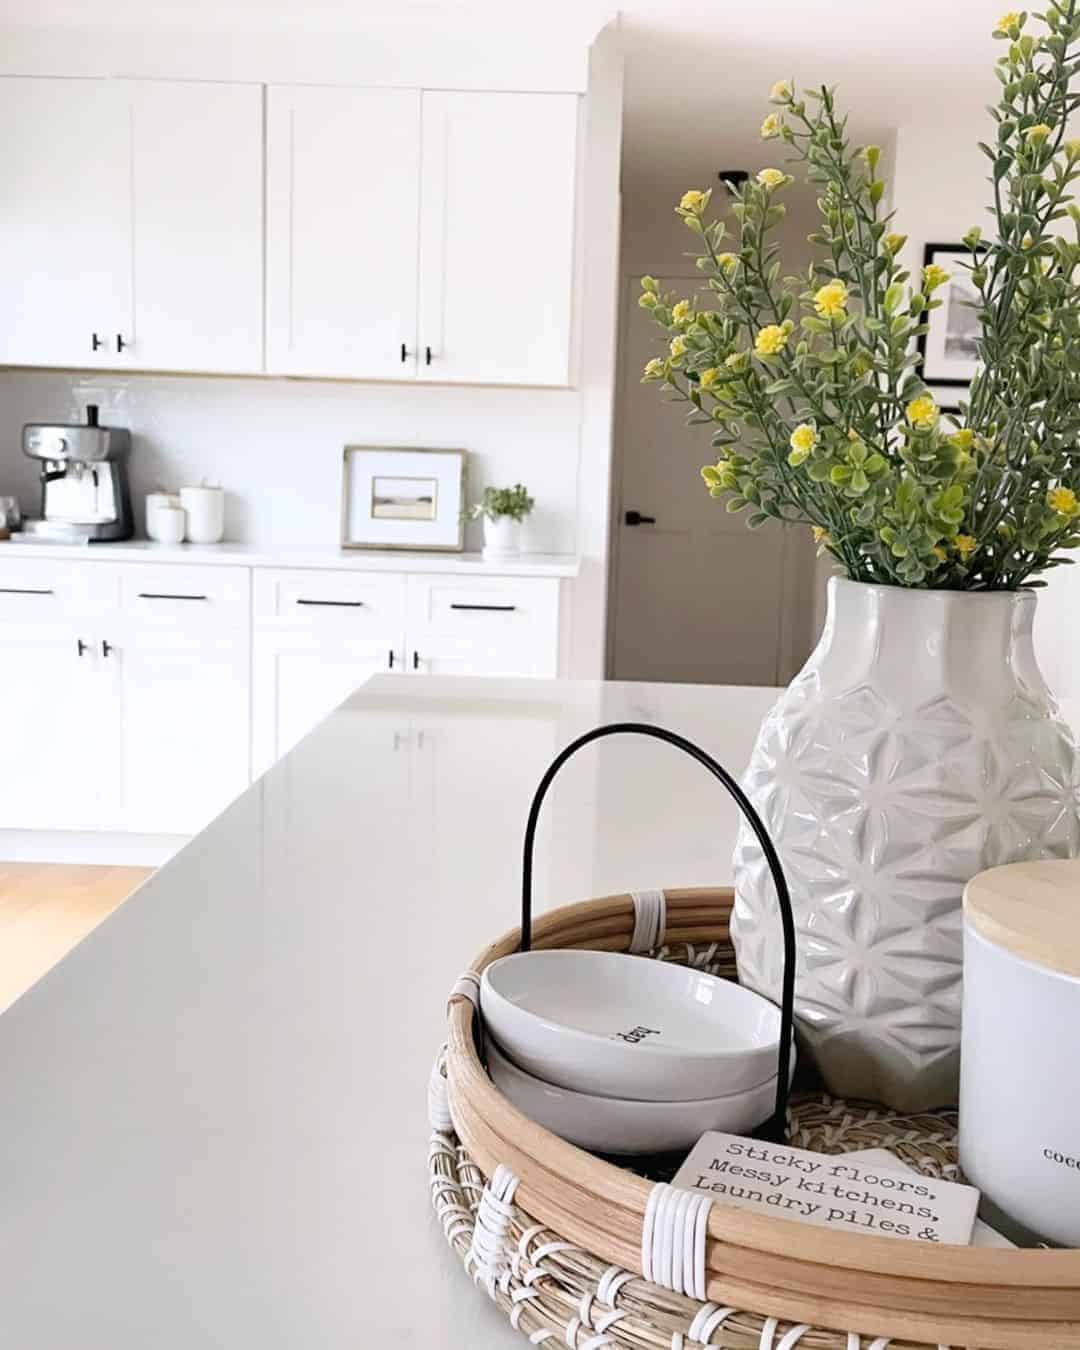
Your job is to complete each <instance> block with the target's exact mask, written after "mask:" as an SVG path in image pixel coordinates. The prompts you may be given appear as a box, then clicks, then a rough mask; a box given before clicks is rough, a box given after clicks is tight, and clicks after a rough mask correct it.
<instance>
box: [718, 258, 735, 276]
mask: <svg viewBox="0 0 1080 1350" xmlns="http://www.w3.org/2000/svg"><path fill="white" fill-rule="evenodd" d="M716 261H717V262H718V263H719V264H720V266H721V267H722V268H723V269H724V271H725V272H726V273H727V274H728V276H730V275H731V274H732V272H734V271H735V269H736V267H738V265H739V259H738V257H737V256H736V255H735V254H734V253H718V254H717V255H716Z"/></svg>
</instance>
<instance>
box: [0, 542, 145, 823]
mask: <svg viewBox="0 0 1080 1350" xmlns="http://www.w3.org/2000/svg"><path fill="white" fill-rule="evenodd" d="M103 577H104V572H99V571H98V570H97V569H96V568H95V567H94V566H93V565H92V564H91V565H88V566H86V567H83V568H79V569H76V568H72V567H70V566H69V565H67V564H59V563H52V562H44V561H32V560H27V561H25V562H23V561H20V560H7V559H5V560H4V561H3V562H0V707H3V709H4V716H3V722H2V731H0V745H2V746H3V762H4V769H3V772H2V773H0V826H2V827H4V828H6V829H28V830H35V829H36V830H86V829H94V828H97V827H101V826H108V825H110V824H111V823H112V822H113V821H114V820H115V818H116V813H117V811H118V809H119V790H118V782H117V776H116V756H115V737H114V730H115V718H114V709H113V703H112V698H111V691H110V688H109V683H108V680H107V678H106V676H105V672H104V671H103V669H102V663H101V660H100V652H99V648H98V645H97V640H96V633H95V629H94V621H93V618H92V615H93V614H94V612H95V611H97V612H99V613H100V611H101V610H102V609H103V608H104V607H106V606H107V604H108V595H107V593H106V594H104V595H102V594H101V593H100V591H99V589H98V582H99V581H100V580H101V579H102V578H103Z"/></svg>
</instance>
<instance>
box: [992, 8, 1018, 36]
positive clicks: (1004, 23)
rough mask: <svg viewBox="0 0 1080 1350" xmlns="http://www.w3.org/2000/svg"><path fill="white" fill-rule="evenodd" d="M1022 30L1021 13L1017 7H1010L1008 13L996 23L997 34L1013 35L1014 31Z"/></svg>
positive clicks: (995, 30) (995, 31)
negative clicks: (1017, 10)
mask: <svg viewBox="0 0 1080 1350" xmlns="http://www.w3.org/2000/svg"><path fill="white" fill-rule="evenodd" d="M1019 31H1020V15H1019V14H1018V13H1017V12H1016V10H1015V9H1010V10H1009V12H1008V14H1003V15H1002V16H1001V18H1000V19H998V21H997V23H996V24H994V33H995V35H996V34H998V33H1001V34H1002V35H1003V36H1004V37H1011V36H1012V35H1013V34H1014V33H1016V32H1019Z"/></svg>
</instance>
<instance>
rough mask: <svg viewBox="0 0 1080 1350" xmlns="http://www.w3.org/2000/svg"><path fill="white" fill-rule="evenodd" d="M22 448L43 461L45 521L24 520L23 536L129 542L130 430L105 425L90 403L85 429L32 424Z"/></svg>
mask: <svg viewBox="0 0 1080 1350" xmlns="http://www.w3.org/2000/svg"><path fill="white" fill-rule="evenodd" d="M22 446H23V453H24V454H26V455H29V456H30V458H31V459H38V460H40V461H41V518H40V519H38V520H33V519H31V520H26V521H24V522H23V532H24V534H27V535H32V536H36V537H37V538H40V539H56V540H68V541H70V542H73V543H87V542H89V543H93V542H95V541H97V540H109V539H130V538H131V535H132V520H131V494H130V492H129V490H128V480H127V466H126V464H125V460H126V459H127V456H128V452H129V451H130V449H131V433H130V432H129V431H128V429H127V427H103V426H101V425H100V423H99V422H98V409H97V405H96V404H94V403H90V404H88V405H87V408H86V424H85V425H84V426H80V425H65V424H64V423H53V424H51V425H44V424H39V423H32V424H31V425H29V426H25V427H23V441H22Z"/></svg>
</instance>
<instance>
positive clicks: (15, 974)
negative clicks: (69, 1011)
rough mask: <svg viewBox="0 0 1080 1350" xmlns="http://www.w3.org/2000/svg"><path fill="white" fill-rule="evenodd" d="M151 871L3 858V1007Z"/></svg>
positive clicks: (0, 965)
mask: <svg viewBox="0 0 1080 1350" xmlns="http://www.w3.org/2000/svg"><path fill="white" fill-rule="evenodd" d="M150 871H151V869H148V868H144V867H82V866H74V865H69V864H67V863H63V864H61V863H9V862H0V1012H2V1011H3V1010H4V1009H5V1008H8V1007H10V1006H11V1004H12V1003H14V1002H15V1000H16V999H17V998H18V997H19V995H20V994H22V993H25V991H26V990H27V989H29V988H30V986H31V985H32V984H35V983H36V982H37V981H38V980H40V979H41V977H42V975H44V974H45V972H46V971H48V970H51V969H52V967H53V966H55V965H56V963H57V961H59V960H60V959H61V957H63V956H66V955H67V953H68V952H69V951H71V949H72V947H74V946H75V945H76V944H77V943H79V942H81V941H82V939H83V938H84V937H85V936H86V935H87V933H89V932H91V930H92V929H94V928H96V927H97V926H98V924H99V923H100V922H101V921H102V919H104V918H105V917H106V915H108V914H111V913H112V911H113V910H114V909H115V908H116V907H117V905H119V904H120V903H121V902H122V901H123V900H125V899H126V898H127V897H128V896H129V895H130V894H131V892H132V891H133V890H134V889H135V887H136V886H138V885H139V883H140V882H142V881H144V880H145V879H146V877H148V876H149V875H150Z"/></svg>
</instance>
